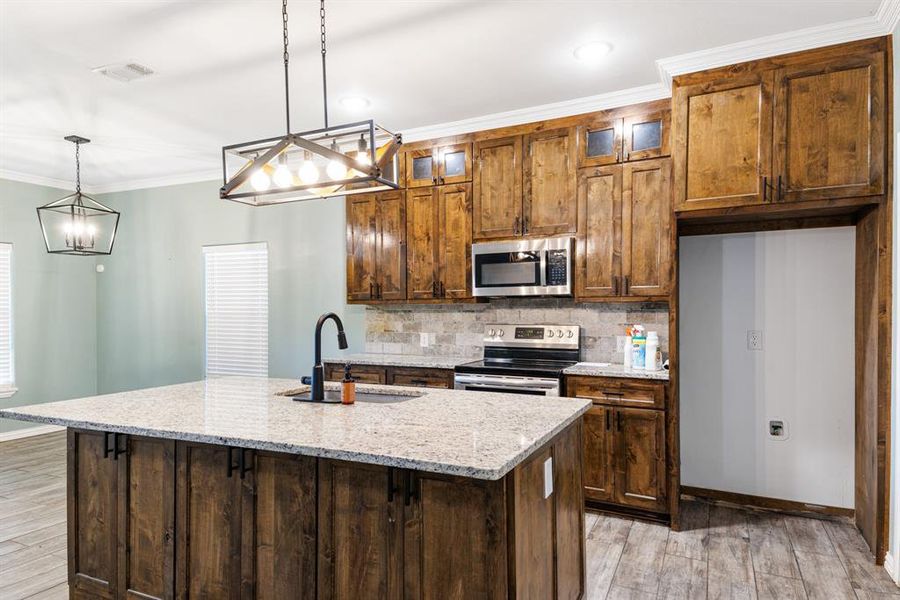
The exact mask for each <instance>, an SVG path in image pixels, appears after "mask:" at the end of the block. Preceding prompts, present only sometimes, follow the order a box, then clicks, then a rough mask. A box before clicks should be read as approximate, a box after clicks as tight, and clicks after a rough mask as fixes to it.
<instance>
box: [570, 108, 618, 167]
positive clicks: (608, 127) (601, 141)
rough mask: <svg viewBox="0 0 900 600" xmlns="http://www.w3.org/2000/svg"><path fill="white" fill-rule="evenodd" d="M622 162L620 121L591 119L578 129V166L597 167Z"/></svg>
mask: <svg viewBox="0 0 900 600" xmlns="http://www.w3.org/2000/svg"><path fill="white" fill-rule="evenodd" d="M621 160H622V119H605V118H601V119H592V120H591V121H589V122H588V123H585V124H584V125H581V126H579V127H578V166H579V167H597V166H601V165H610V164H614V163H617V162H620V161H621Z"/></svg>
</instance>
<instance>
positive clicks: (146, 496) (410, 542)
mask: <svg viewBox="0 0 900 600" xmlns="http://www.w3.org/2000/svg"><path fill="white" fill-rule="evenodd" d="M581 436H582V419H581V418H579V419H578V420H577V421H575V422H574V423H573V424H572V425H570V426H568V427H567V428H566V429H565V430H563V432H562V433H560V434H558V435H557V436H556V437H555V438H554V439H552V440H551V441H550V442H548V443H547V444H545V445H544V446H543V447H541V448H539V449H538V450H536V451H535V452H534V453H533V454H532V455H531V456H529V457H528V458H527V459H526V460H525V461H524V462H522V463H521V464H519V465H518V466H516V467H515V468H514V469H513V470H512V471H510V472H509V473H508V474H506V475H505V476H504V477H503V478H501V479H499V480H496V481H491V480H483V479H473V478H466V477H459V476H451V475H442V474H435V473H428V472H424V471H412V470H408V469H403V468H395V467H388V466H382V465H375V464H363V463H355V462H345V461H338V460H331V459H323V458H315V457H310V456H302V455H294V454H283V453H275V452H268V451H260V450H250V449H246V448H234V447H228V446H217V445H209V444H201V443H195V442H186V441H175V440H171V439H163V438H148V437H139V436H132V435H127V434H116V433H106V432H99V431H85V430H80V429H69V430H68V490H67V493H68V527H69V529H68V544H69V550H68V551H69V590H70V595H71V597H72V598H110V599H112V598H123V599H150V598H160V599H167V598H179V599H186V598H223V599H227V598H235V599H237V598H278V599H295V598H318V599H324V600H339V599H348V600H349V599H353V600H367V599H372V600H380V599H398V600H400V599H402V600H407V599H424V598H442V599H443V598H456V599H474V598H478V599H482V598H484V599H500V598H504V599H507V598H535V599H541V600H544V599H549V598H560V599H570V598H581V597H582V596H583V592H584V535H583V532H584V512H583V506H584V500H583V493H582V481H581V478H582V475H581V473H582V444H581ZM548 478H549V479H548Z"/></svg>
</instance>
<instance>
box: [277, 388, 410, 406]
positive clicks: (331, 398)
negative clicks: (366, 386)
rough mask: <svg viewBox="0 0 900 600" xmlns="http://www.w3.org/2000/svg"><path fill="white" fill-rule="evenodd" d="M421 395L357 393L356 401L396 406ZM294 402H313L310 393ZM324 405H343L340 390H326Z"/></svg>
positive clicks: (293, 397)
mask: <svg viewBox="0 0 900 600" xmlns="http://www.w3.org/2000/svg"><path fill="white" fill-rule="evenodd" d="M419 396H421V394H415V395H413V394H391V393H380V392H356V401H357V402H372V403H375V404H394V403H396V402H406V401H407V400H412V399H413V398H418V397H419ZM291 399H292V400H296V401H297V402H313V400H310V397H309V392H305V393H303V394H299V395H296V396H295V395H293V394H292V395H291ZM322 403H323V404H340V403H341V392H340V390H325V398H324V399H323V400H322Z"/></svg>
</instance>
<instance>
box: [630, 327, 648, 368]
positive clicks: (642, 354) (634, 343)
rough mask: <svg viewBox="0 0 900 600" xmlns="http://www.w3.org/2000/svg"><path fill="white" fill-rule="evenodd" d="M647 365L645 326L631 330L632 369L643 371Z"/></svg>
mask: <svg viewBox="0 0 900 600" xmlns="http://www.w3.org/2000/svg"><path fill="white" fill-rule="evenodd" d="M646 364H647V333H646V332H645V330H644V327H643V325H635V326H634V327H632V328H631V368H632V369H634V370H635V371H642V370H643V369H644V367H646Z"/></svg>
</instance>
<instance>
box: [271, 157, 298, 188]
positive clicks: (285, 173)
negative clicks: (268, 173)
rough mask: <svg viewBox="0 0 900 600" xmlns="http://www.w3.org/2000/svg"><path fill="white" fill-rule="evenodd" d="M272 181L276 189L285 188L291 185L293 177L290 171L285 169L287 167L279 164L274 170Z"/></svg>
mask: <svg viewBox="0 0 900 600" xmlns="http://www.w3.org/2000/svg"><path fill="white" fill-rule="evenodd" d="M272 181H274V182H275V185H276V186H277V187H280V188H286V187H291V185H293V183H294V177H293V176H292V175H291V171H290V170H289V169H288V168H287V165H286V164H284V163H281V164H280V165H278V168H277V169H275V173H274V174H273V175H272Z"/></svg>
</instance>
